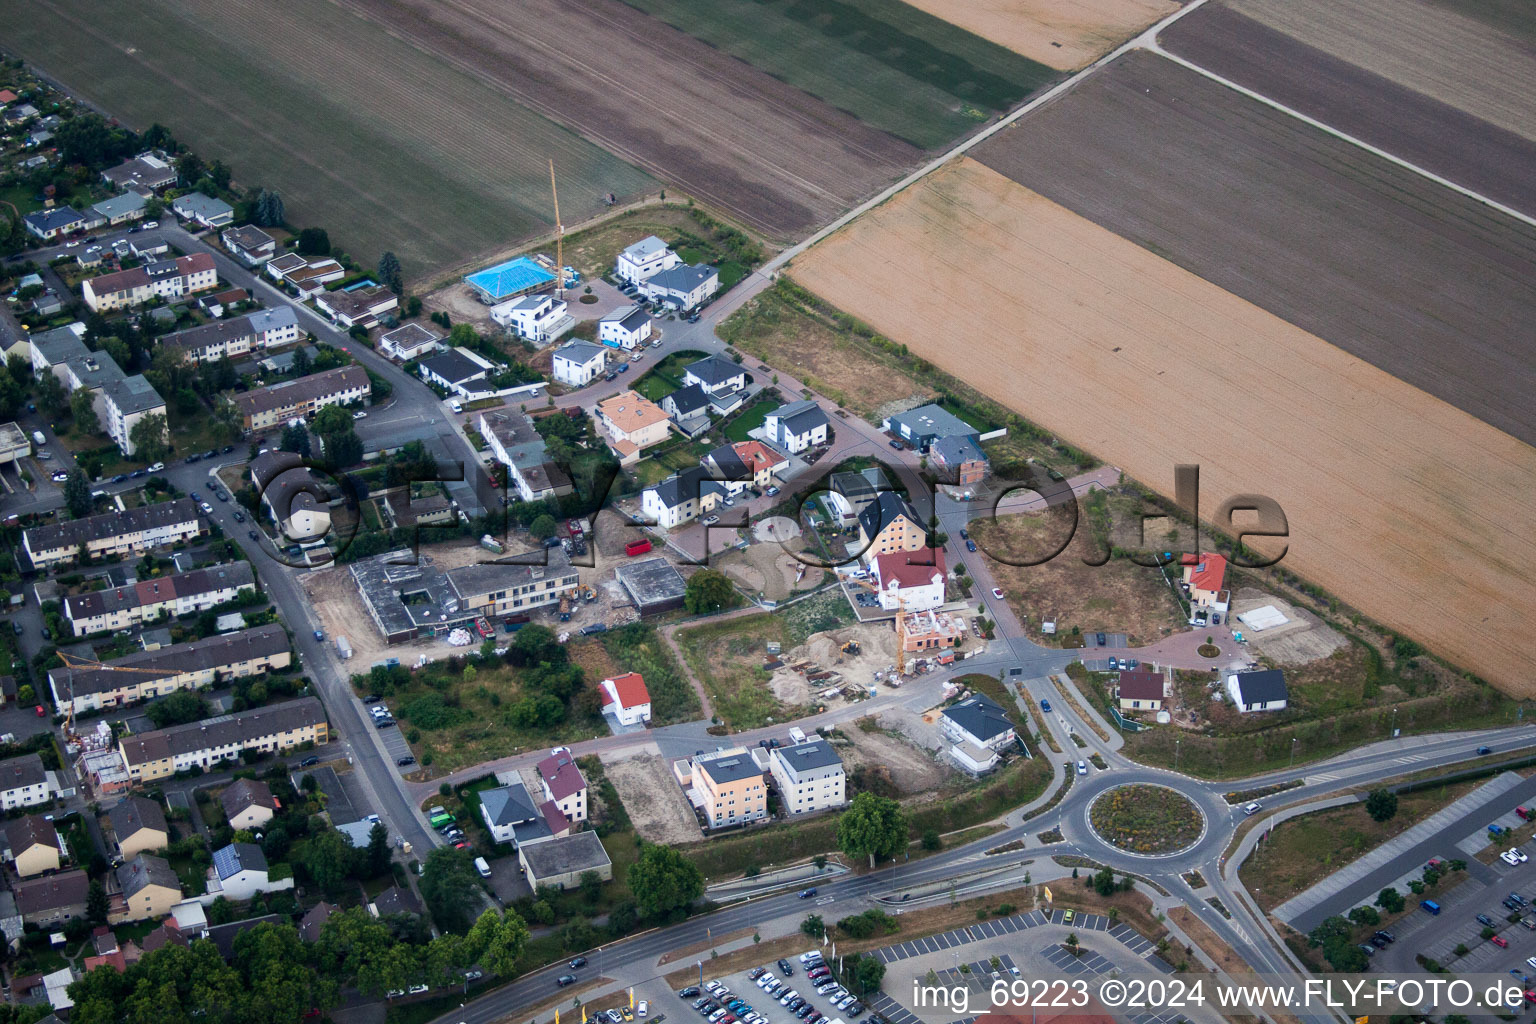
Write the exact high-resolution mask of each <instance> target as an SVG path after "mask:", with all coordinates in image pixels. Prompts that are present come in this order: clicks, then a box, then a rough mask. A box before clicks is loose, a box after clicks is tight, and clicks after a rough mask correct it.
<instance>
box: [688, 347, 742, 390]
mask: <svg viewBox="0 0 1536 1024" xmlns="http://www.w3.org/2000/svg"><path fill="white" fill-rule="evenodd" d="M683 383H684V384H697V385H699V386H700V387H702V388H703V389H704V390H705V391H707V392H709V393H710V394H715V393H716V392H720V391H740V390H741V389H742V388H744V387H746V386H747V371H746V370H745V369H744V368H743V367H742V365H741V364H740V363H737V362H733V361H732V360H730V359H727V358H725V357H724V356H705V357H704V358H703V359H700V360H698V361H697V362H692V363H689V364H688V365H687V366H686V367H684V368H683Z"/></svg>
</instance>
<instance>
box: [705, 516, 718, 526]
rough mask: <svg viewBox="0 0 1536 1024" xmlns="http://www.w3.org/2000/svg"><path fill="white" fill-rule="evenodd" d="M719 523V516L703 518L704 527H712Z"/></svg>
mask: <svg viewBox="0 0 1536 1024" xmlns="http://www.w3.org/2000/svg"><path fill="white" fill-rule="evenodd" d="M719 521H720V517H719V516H705V517H704V525H705V526H714V525H715V524H716V523H718V522H719Z"/></svg>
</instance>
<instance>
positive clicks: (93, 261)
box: [34, 245, 104, 316]
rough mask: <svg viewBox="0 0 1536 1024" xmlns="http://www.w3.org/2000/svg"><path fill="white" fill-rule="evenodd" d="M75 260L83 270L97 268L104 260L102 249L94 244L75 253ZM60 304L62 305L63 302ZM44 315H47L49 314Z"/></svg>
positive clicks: (40, 296)
mask: <svg viewBox="0 0 1536 1024" xmlns="http://www.w3.org/2000/svg"><path fill="white" fill-rule="evenodd" d="M93 250H94V251H93ZM75 262H76V263H78V264H79V265H80V269H81V270H95V269H96V268H97V267H99V266H101V265H102V263H103V262H104V261H103V260H102V255H101V250H100V249H97V248H96V246H94V245H92V246H89V247H87V248H85V249H81V250H80V251H79V252H77V253H75ZM43 294H44V295H46V294H47V292H44V293H43ZM42 297H43V295H39V296H37V298H42ZM60 305H61V307H62V303H61V304H60ZM34 308H35V307H34ZM44 315H45V316H46V315H49V314H44Z"/></svg>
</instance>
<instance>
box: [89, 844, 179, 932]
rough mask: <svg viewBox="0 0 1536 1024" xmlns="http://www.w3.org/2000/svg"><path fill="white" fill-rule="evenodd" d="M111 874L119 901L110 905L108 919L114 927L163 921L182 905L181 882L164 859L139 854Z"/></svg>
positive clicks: (114, 901) (147, 854)
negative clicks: (176, 907)
mask: <svg viewBox="0 0 1536 1024" xmlns="http://www.w3.org/2000/svg"><path fill="white" fill-rule="evenodd" d="M113 874H114V876H115V877H116V880H117V885H118V891H117V893H116V895H117V897H118V900H113V901H112V903H111V907H112V909H111V911H110V912H109V913H108V915H107V920H108V921H110V922H112V923H113V924H117V923H118V922H120V921H144V920H148V919H151V918H160V917H165V916H166V915H167V914H169V913H170V912H171V908H172V907H174V906H175V905H176V904H178V903H180V902H181V879H180V878H178V877H177V876H176V871H175V869H173V868H172V867H171V865H170V862H169V861H167V860H166V859H165V858H164V857H157V856H155V855H154V854H152V853H141V854H139V855H138V856H137V857H135V858H133V859H132V860H130V861H127V862H126V863H124V864H122V865H120V866H119V867H118V869H117V870H116V871H115V872H113ZM119 900H120V901H121V902H120V903H119V902H118V901H119Z"/></svg>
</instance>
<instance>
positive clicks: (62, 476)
mask: <svg viewBox="0 0 1536 1024" xmlns="http://www.w3.org/2000/svg"><path fill="white" fill-rule="evenodd" d="M50 479H52V480H53V482H54V483H62V482H63V481H65V480H68V479H69V474H68V473H66V472H64V471H63V470H62V469H61V470H59V471H58V472H57V473H55V474H53V476H52V477H51V478H50Z"/></svg>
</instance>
